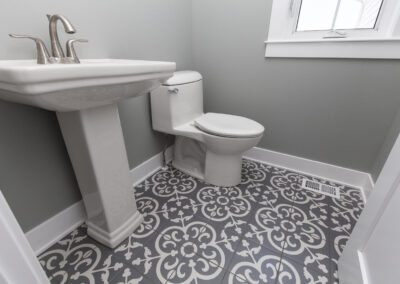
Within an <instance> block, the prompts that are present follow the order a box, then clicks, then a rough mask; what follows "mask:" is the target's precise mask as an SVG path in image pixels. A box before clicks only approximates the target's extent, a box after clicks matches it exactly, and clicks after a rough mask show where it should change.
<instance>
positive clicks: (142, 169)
mask: <svg viewBox="0 0 400 284" xmlns="http://www.w3.org/2000/svg"><path fill="white" fill-rule="evenodd" d="M173 152H174V147H173V146H170V147H168V148H167V150H166V151H165V160H166V162H167V163H169V162H171V161H172V157H173ZM161 167H163V152H161V153H158V154H157V155H155V156H153V157H151V158H150V159H148V160H147V161H144V162H143V163H141V164H140V165H139V166H137V167H135V168H134V169H132V170H131V181H132V184H133V186H136V185H137V184H139V183H141V182H142V181H143V180H145V179H146V178H147V177H149V176H151V175H152V174H154V173H155V172H156V171H158V170H159V169H161Z"/></svg>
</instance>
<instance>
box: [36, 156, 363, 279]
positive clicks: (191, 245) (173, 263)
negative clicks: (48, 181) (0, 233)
mask: <svg viewBox="0 0 400 284" xmlns="http://www.w3.org/2000/svg"><path fill="white" fill-rule="evenodd" d="M305 177H307V178H311V179H313V180H316V181H319V182H323V183H328V184H331V185H334V186H339V188H340V190H341V198H340V199H333V198H330V197H327V196H325V195H320V194H317V193H314V192H310V191H306V190H304V189H302V188H301V182H302V180H303V179H304V178H305ZM132 194H134V195H135V197H136V201H137V207H138V210H139V211H140V212H141V213H142V215H143V217H144V222H143V223H142V224H141V225H140V226H139V228H137V229H136V231H135V232H134V233H133V234H132V235H131V236H130V237H129V238H127V239H126V240H125V241H124V242H122V244H121V245H119V246H118V247H117V248H115V249H109V248H107V247H104V246H102V245H101V244H99V243H97V242H96V241H94V240H92V239H91V238H89V237H88V236H87V233H86V226H82V227H80V228H78V229H76V230H74V231H73V232H72V233H71V234H69V235H68V236H66V237H65V238H63V239H62V240H60V241H59V242H58V243H57V244H55V245H54V246H53V247H51V248H50V249H48V250H47V251H46V252H44V253H43V254H42V255H40V256H39V260H40V263H41V264H42V266H43V268H44V270H45V271H46V273H47V275H48V277H49V279H50V282H51V283H110V284H114V283H118V284H128V283H129V284H133V283H135V284H136V283H142V284H150V283H152V284H159V283H174V284H178V283H182V284H183V283H193V284H201V283H212V284H218V283H301V284H302V283H336V282H338V280H337V262H338V259H339V256H340V254H341V252H342V250H343V249H344V246H345V244H346V242H347V240H348V238H349V236H350V233H351V231H352V230H353V228H354V226H355V224H356V222H357V220H358V217H359V216H360V214H361V211H362V209H363V206H364V205H363V200H362V196H361V193H360V191H359V190H358V189H356V188H351V187H348V186H344V185H339V184H334V183H331V182H329V181H324V180H320V179H317V178H314V177H309V176H305V175H304V174H299V173H295V172H292V171H290V170H287V169H281V168H278V167H275V166H270V165H266V164H261V163H258V162H254V161H248V160H244V161H243V168H242V182H241V184H240V185H238V186H235V187H217V186H213V185H210V184H206V183H204V182H203V181H200V180H198V179H196V178H193V177H191V176H188V175H186V174H184V173H182V172H180V171H179V170H177V169H175V168H173V167H172V166H171V165H168V167H166V168H163V169H161V170H159V171H158V172H157V173H155V174H153V175H152V176H151V177H149V178H147V179H146V180H144V181H143V182H142V183H140V184H139V185H138V186H136V187H135V189H134V190H133V192H132ZM329 281H331V282H329Z"/></svg>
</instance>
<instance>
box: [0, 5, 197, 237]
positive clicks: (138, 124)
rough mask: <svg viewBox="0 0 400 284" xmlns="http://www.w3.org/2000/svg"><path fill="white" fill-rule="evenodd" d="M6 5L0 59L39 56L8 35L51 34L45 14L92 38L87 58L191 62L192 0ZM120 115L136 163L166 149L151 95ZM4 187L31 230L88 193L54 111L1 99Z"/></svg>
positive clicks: (83, 51) (126, 105)
mask: <svg viewBox="0 0 400 284" xmlns="http://www.w3.org/2000/svg"><path fill="white" fill-rule="evenodd" d="M0 7H1V9H0V59H16V58H20V59H22V58H33V57H34V45H33V43H31V42H29V41H26V40H12V39H10V38H9V37H8V36H7V34H8V33H10V32H14V33H21V34H31V35H36V36H39V37H41V38H43V39H48V34H47V33H48V25H47V19H46V16H45V15H46V13H60V14H64V15H66V16H67V17H68V18H70V20H71V21H72V22H73V23H74V25H75V27H76V28H77V29H78V32H79V33H78V34H77V35H76V36H77V37H82V38H87V39H89V40H90V43H88V44H85V45H83V44H82V45H81V46H80V47H78V54H79V55H80V56H81V57H82V58H104V57H108V58H132V59H150V60H166V61H176V62H177V64H178V68H180V69H186V68H189V66H191V58H192V56H191V1H187V0H168V1H164V0H118V1H108V0H85V1H78V0H68V1H53V0H37V1H24V0H7V1H5V0H0ZM60 34H61V35H62V34H63V33H62V30H61V29H60ZM62 38H63V40H65V38H66V37H65V36H62ZM120 115H121V121H122V126H123V130H124V136H125V140H126V146H127V152H128V156H129V162H130V166H131V167H134V166H136V165H138V164H140V163H141V162H143V161H144V160H146V159H148V158H149V157H151V156H153V155H154V154H156V153H158V152H159V151H160V150H161V147H162V143H163V141H164V139H163V137H162V136H160V135H157V134H156V133H154V132H153V131H152V130H151V125H150V112H149V101H148V97H147V96H144V97H140V98H135V99H131V100H127V101H125V102H123V103H121V105H120ZM0 189H1V190H2V191H3V193H4V195H5V197H6V198H7V201H8V202H9V203H10V206H11V208H12V209H13V211H14V214H15V215H16V217H17V219H18V221H19V222H20V224H21V226H22V228H23V229H24V230H25V231H27V230H29V229H30V228H32V227H34V226H35V225H37V224H39V223H41V222H43V221H44V220H46V219H48V218H49V217H51V216H53V215H54V214H56V213H58V212H60V211H61V210H62V209H64V208H66V207H68V206H70V205H71V204H73V203H75V202H77V201H78V200H79V199H80V198H81V197H80V193H79V190H78V187H77V184H76V181H75V177H74V174H73V170H72V168H71V164H70V161H69V158H68V155H67V152H66V149H65V145H64V142H63V139H62V136H61V133H60V130H59V127H58V123H57V120H56V117H55V115H54V113H51V112H48V111H44V110H40V109H35V108H32V107H28V106H22V105H16V104H11V103H6V102H0Z"/></svg>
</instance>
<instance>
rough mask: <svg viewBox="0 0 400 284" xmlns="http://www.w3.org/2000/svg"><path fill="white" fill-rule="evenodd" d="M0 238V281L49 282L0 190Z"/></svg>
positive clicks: (10, 282) (8, 282) (39, 283)
mask: <svg viewBox="0 0 400 284" xmlns="http://www.w3.org/2000/svg"><path fill="white" fill-rule="evenodd" d="M0 240H1V242H0V283H5V284H18V283H32V284H49V283H50V282H49V280H48V278H47V276H46V274H45V272H44V271H43V269H42V267H41V265H40V263H39V261H38V259H37V257H36V255H35V253H34V252H33V249H32V248H31V246H30V244H29V242H28V240H27V238H26V237H25V234H24V232H23V231H22V229H21V227H20V226H19V224H18V222H17V220H16V219H15V216H14V214H13V213H12V211H11V209H10V207H9V205H8V204H7V201H6V199H5V198H4V196H3V194H2V192H1V190H0Z"/></svg>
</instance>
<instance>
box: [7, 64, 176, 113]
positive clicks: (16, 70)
mask: <svg viewBox="0 0 400 284" xmlns="http://www.w3.org/2000/svg"><path fill="white" fill-rule="evenodd" d="M175 66H176V65H175V63H173V62H158V61H142V60H120V59H93V60H81V64H50V65H38V64H36V61H35V60H2V61H0V99H3V100H7V101H11V102H16V103H21V104H28V105H33V106H37V107H41V108H44V109H47V110H53V111H58V112H63V111H74V110H80V109H87V108H93V107H99V106H103V105H107V104H113V103H115V102H118V101H120V100H121V99H124V98H129V97H135V96H139V95H142V94H145V93H147V92H149V91H151V90H152V89H154V88H156V87H158V86H159V85H160V84H161V83H162V82H163V81H164V80H165V79H167V78H169V77H171V76H172V74H173V72H174V71H175Z"/></svg>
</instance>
